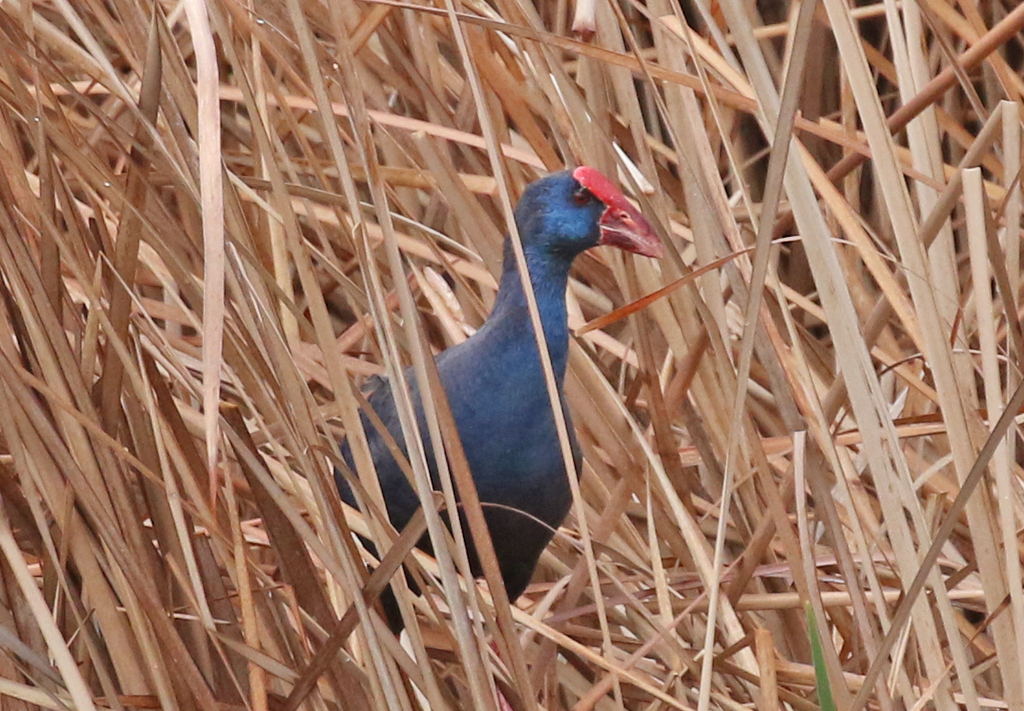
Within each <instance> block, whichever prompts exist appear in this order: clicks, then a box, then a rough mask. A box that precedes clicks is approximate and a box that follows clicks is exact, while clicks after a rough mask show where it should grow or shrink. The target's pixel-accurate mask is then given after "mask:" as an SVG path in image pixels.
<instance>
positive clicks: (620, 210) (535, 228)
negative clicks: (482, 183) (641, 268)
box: [515, 166, 663, 262]
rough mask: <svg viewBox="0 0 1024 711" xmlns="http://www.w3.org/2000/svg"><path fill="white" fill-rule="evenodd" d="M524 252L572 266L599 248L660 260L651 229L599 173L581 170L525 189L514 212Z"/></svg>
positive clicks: (660, 245)
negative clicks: (572, 263) (594, 248)
mask: <svg viewBox="0 0 1024 711" xmlns="http://www.w3.org/2000/svg"><path fill="white" fill-rule="evenodd" d="M515 216H516V226H517V227H518V228H519V236H520V237H521V238H522V240H523V247H524V248H525V249H527V251H529V252H533V253H535V254H537V255H538V256H541V255H543V256H545V257H548V258H555V259H566V260H568V261H570V262H571V261H572V260H573V258H575V257H576V255H578V254H580V253H581V252H583V251H584V250H587V249H590V248H591V247H596V246H597V245H599V244H609V245H612V246H615V247H619V248H620V249H624V250H626V251H627V252H634V253H636V254H642V255H644V256H647V257H660V256H661V255H662V253H663V247H662V244H661V241H660V240H659V239H658V236H657V234H656V233H655V231H654V228H652V227H651V225H650V223H648V222H647V220H646V219H645V218H644V217H643V215H641V214H640V213H639V212H638V211H637V210H636V208H634V207H633V206H632V205H631V204H630V203H629V201H628V200H626V197H625V196H624V195H623V194H622V193H621V192H620V191H619V189H618V188H616V187H615V186H614V185H613V184H612V182H611V181H610V180H608V178H606V177H605V176H604V175H602V174H601V173H600V171H598V170H596V169H594V168H590V167H587V166H582V167H579V168H576V169H574V170H566V171H562V172H560V173H553V174H552V175H549V176H547V177H546V178H542V179H541V180H538V181H536V182H534V183H531V184H530V185H528V186H527V187H526V190H525V191H524V192H523V196H522V197H521V198H520V199H519V203H518V204H517V205H516V210H515Z"/></svg>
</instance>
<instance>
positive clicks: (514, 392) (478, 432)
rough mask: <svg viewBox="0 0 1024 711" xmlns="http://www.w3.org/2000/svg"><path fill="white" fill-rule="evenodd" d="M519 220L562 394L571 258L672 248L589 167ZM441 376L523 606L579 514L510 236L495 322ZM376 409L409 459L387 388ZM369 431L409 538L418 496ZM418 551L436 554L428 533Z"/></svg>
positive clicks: (526, 197)
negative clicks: (535, 577)
mask: <svg viewBox="0 0 1024 711" xmlns="http://www.w3.org/2000/svg"><path fill="white" fill-rule="evenodd" d="M515 219H516V225H517V226H518V228H519V235H520V237H521V239H522V244H523V251H524V252H525V255H526V263H527V265H528V268H529V270H530V277H531V279H532V282H533V287H534V292H535V294H536V298H537V306H538V307H539V310H540V316H541V322H542V323H543V325H544V335H545V337H546V338H547V345H548V349H549V352H550V354H551V363H552V365H553V367H554V373H555V377H556V379H557V382H558V386H559V391H560V392H561V389H562V381H563V379H564V376H565V367H566V360H567V356H568V349H569V330H568V324H567V318H566V308H565V289H566V285H567V282H568V278H569V267H570V266H571V265H572V262H573V260H574V259H575V258H576V256H577V255H579V254H580V253H582V252H584V251H585V250H587V249H590V248H591V247H596V246H598V245H603V244H604V245H613V246H615V247H619V248H620V249H624V250H626V251H628V252H634V253H636V254H641V255H644V256H647V257H660V256H661V255H662V252H663V247H662V244H661V241H660V240H659V239H658V237H657V235H656V234H655V232H654V230H653V228H652V227H651V226H650V224H649V223H648V222H647V220H646V219H644V217H643V216H642V215H641V214H640V213H639V212H638V211H637V210H636V209H635V208H634V207H633V206H632V205H631V204H630V203H629V202H628V201H627V200H626V198H625V196H623V194H622V193H621V192H620V191H619V190H618V189H617V188H616V187H615V186H614V185H613V184H612V183H611V181H609V180H608V178H606V177H605V176H604V175H602V174H601V173H600V172H599V171H597V170H596V169H594V168H589V167H580V168H576V169H575V170H571V171H563V172H560V173H555V174H553V175H550V176H548V177H546V178H543V179H541V180H538V181H536V182H534V183H531V184H530V185H529V186H527V188H526V190H525V191H524V193H523V196H522V198H521V199H520V200H519V203H518V204H517V205H516V208H515ZM437 368H438V371H439V373H440V376H441V383H442V384H443V385H444V388H445V391H446V393H447V395H448V401H449V404H450V406H451V411H452V415H453V416H454V418H455V422H456V425H457V427H458V430H459V435H460V437H461V439H462V446H463V449H464V451H465V454H466V459H467V460H468V462H469V466H470V470H471V471H472V475H473V481H474V482H475V483H476V488H477V493H478V495H479V497H480V501H481V503H482V504H483V507H484V516H485V519H486V521H487V525H488V529H489V531H490V533H491V539H492V541H493V543H494V551H495V554H496V555H497V559H498V563H499V566H500V569H501V574H502V577H503V578H504V581H505V588H506V590H507V591H508V597H509V600H511V601H515V600H516V598H518V597H519V595H520V594H522V592H523V590H525V589H526V586H527V584H528V583H529V581H530V577H531V575H532V574H533V570H534V568H535V567H536V565H537V560H538V559H539V557H540V554H541V553H542V552H543V550H544V548H545V547H546V546H547V544H548V542H549V541H550V540H551V538H552V535H553V533H554V530H555V529H556V528H557V527H558V526H559V525H560V524H561V523H562V521H563V520H564V519H565V516H566V514H567V513H568V512H569V506H570V504H571V499H572V496H571V493H570V488H569V481H568V478H567V477H566V472H565V466H564V464H563V459H562V453H561V448H560V445H559V441H558V435H557V434H556V431H555V421H554V415H553V412H552V409H551V402H550V400H549V398H548V393H547V388H546V386H545V383H544V374H543V371H542V369H541V360H540V354H539V352H538V350H537V341H536V337H535V334H534V332H533V327H532V325H531V322H530V315H529V311H528V309H527V303H526V296H525V295H524V292H523V286H522V282H521V280H520V276H519V269H518V267H517V264H516V259H515V254H514V253H513V251H512V246H511V242H510V241H509V239H508V238H506V239H505V253H504V266H503V271H502V275H501V285H500V288H499V291H498V295H497V298H496V300H495V302H494V309H493V311H492V312H491V315H490V317H488V319H487V321H486V322H485V323H484V325H483V326H482V327H481V328H480V330H479V331H478V332H477V333H476V334H475V335H473V336H472V337H471V338H469V339H468V340H466V341H465V342H464V343H461V344H459V345H457V346H453V347H452V348H449V349H448V350H446V351H444V352H443V353H441V354H440V355H439V356H438V357H437ZM408 375H409V381H410V386H411V387H412V394H413V402H414V403H415V404H416V414H417V418H418V420H419V426H420V431H421V432H426V426H425V420H424V416H423V408H422V404H421V402H420V395H419V390H418V387H417V385H416V382H415V378H414V377H413V375H412V373H411V371H410V372H409V374H408ZM368 401H369V403H370V405H371V406H372V408H373V410H374V411H375V412H376V413H377V415H378V416H379V417H380V419H381V421H382V422H383V424H384V426H385V427H386V428H387V430H388V431H389V432H390V434H391V436H392V437H394V439H395V441H396V442H398V443H399V446H400V447H401V450H402V452H403V453H407V450H406V448H405V446H404V438H403V435H402V431H401V427H400V425H399V420H398V415H397V413H396V411H395V401H394V398H393V397H392V394H391V389H390V387H388V385H387V384H386V382H381V383H380V384H379V385H378V386H377V387H376V389H374V390H373V391H372V392H371V393H370V394H369V395H368ZM566 418H568V412H566ZM363 427H364V429H365V430H366V436H367V439H368V441H369V445H370V451H371V453H372V455H373V461H374V464H375V465H376V469H377V475H378V477H379V479H380V484H381V489H382V491H383V492H384V498H385V502H386V504H387V510H388V516H389V517H390V519H391V522H392V524H394V526H395V528H397V529H399V530H401V529H402V527H403V526H405V524H406V523H407V522H408V521H409V519H410V518H411V517H412V515H413V514H414V513H415V512H416V509H417V508H419V506H420V501H419V498H417V496H416V493H415V492H414V491H413V489H412V487H411V486H410V485H409V482H408V481H407V480H406V477H405V475H404V474H403V473H402V471H401V469H400V468H399V466H398V463H397V462H396V461H395V458H394V457H393V456H392V455H391V452H390V450H389V449H388V447H387V445H386V444H385V441H384V439H383V438H382V437H381V435H380V433H379V432H378V431H377V430H376V429H375V428H374V426H373V425H372V424H371V423H370V421H369V420H368V419H367V417H366V416H365V414H364V415H363ZM569 432H570V442H571V444H572V450H573V459H574V460H575V462H576V472H575V475H576V476H579V467H580V451H579V445H578V444H577V442H576V437H575V434H573V429H572V426H571V425H570V426H569ZM424 445H425V447H426V453H427V461H428V463H429V465H430V472H431V477H432V479H433V482H434V486H435V488H440V487H439V485H438V483H437V472H436V467H435V462H434V453H433V449H432V447H431V444H430V441H429V438H426V437H424ZM342 456H343V458H344V460H345V461H346V463H347V464H348V466H349V467H350V468H351V467H353V460H352V454H351V451H350V449H349V445H348V442H347V441H345V442H344V443H342ZM335 479H336V481H337V484H338V488H339V490H340V492H341V496H342V499H343V500H345V501H346V502H347V503H349V504H351V505H353V506H355V505H356V500H355V496H354V495H353V493H352V489H351V488H350V487H349V485H348V483H347V481H346V480H345V478H344V477H343V476H342V475H341V473H340V472H338V473H336V474H335ZM488 504H495V505H496V506H488ZM520 512H523V513H520ZM467 543H468V544H469V546H470V564H471V566H472V568H473V572H474V574H475V575H480V574H481V572H480V563H479V560H478V559H477V555H476V551H475V550H474V549H473V546H472V541H471V537H470V536H468V534H467ZM419 546H420V547H421V548H423V549H425V550H430V544H429V541H428V540H427V539H426V536H424V540H422V541H420V544H419ZM383 602H384V607H385V611H386V613H387V617H388V622H389V624H390V625H391V627H392V629H394V630H395V631H397V630H399V629H400V628H401V627H402V620H401V616H400V615H399V613H398V609H397V606H396V605H395V602H394V599H393V597H392V596H391V595H390V591H387V592H386V593H385V595H384V596H383Z"/></svg>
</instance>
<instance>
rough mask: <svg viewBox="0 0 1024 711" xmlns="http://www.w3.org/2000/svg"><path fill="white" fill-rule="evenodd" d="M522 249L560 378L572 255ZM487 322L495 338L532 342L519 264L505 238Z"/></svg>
mask: <svg viewBox="0 0 1024 711" xmlns="http://www.w3.org/2000/svg"><path fill="white" fill-rule="evenodd" d="M524 251H525V253H526V264H527V268H528V269H529V270H530V281H531V282H532V283H533V290H534V294H535V295H536V297H537V308H538V310H539V311H540V318H541V323H543V324H544V336H545V338H546V339H547V342H548V351H549V352H550V354H551V364H552V366H553V367H554V369H555V374H556V375H557V376H558V377H559V379H561V376H562V375H563V374H564V373H565V364H566V357H567V354H568V349H569V327H568V319H567V317H566V310H565V289H566V285H567V284H568V281H569V267H570V266H572V260H573V256H575V255H559V254H551V253H550V252H541V251H539V250H537V249H536V248H533V249H531V248H530V246H526V247H524ZM488 324H491V328H492V329H493V330H494V335H495V337H497V338H529V339H530V340H531V341H532V340H533V339H534V335H533V326H532V325H531V323H530V312H529V308H528V307H527V304H526V295H525V293H524V292H523V283H522V279H521V277H520V276H519V267H518V264H517V263H516V258H515V253H514V252H513V251H512V246H511V244H510V242H509V240H508V238H506V239H505V259H504V265H503V268H502V274H501V284H500V286H499V288H498V296H497V298H496V299H495V301H494V309H493V310H492V311H491V316H490V318H488Z"/></svg>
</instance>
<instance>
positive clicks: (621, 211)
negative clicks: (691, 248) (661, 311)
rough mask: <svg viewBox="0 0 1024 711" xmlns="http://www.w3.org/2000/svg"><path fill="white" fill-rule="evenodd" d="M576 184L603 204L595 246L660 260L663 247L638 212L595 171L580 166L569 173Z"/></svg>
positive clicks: (609, 182) (608, 181)
mask: <svg viewBox="0 0 1024 711" xmlns="http://www.w3.org/2000/svg"><path fill="white" fill-rule="evenodd" d="M572 177H573V178H575V179H576V181H577V182H578V183H579V184H580V185H582V186H583V187H585V188H586V189H587V190H589V191H590V192H591V193H593V195H594V197H596V198H597V199H598V200H600V201H601V202H603V203H604V204H605V211H604V214H603V215H601V221H600V222H599V226H600V228H601V237H600V239H599V242H598V243H599V244H608V245H611V246H613V247H618V248H619V249H624V250H626V251H627V252H632V253H633V254H640V255H643V256H644V257H654V258H655V259H659V258H661V256H662V255H664V254H665V246H664V245H663V244H662V243H661V240H660V239H659V238H658V234H657V233H656V232H655V231H654V228H653V227H651V223H650V222H648V221H647V218H645V217H644V216H643V215H641V214H640V212H639V210H637V209H636V208H635V207H633V205H632V204H630V202H629V200H627V199H626V196H625V195H623V194H622V192H621V191H620V190H619V189H618V188H616V187H615V185H613V184H612V181H610V180H608V178H606V177H605V176H604V175H603V174H602V173H601V172H600V171H599V170H597V169H596V168H590V167H589V166H581V167H579V168H577V169H576V170H574V171H573V172H572Z"/></svg>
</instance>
